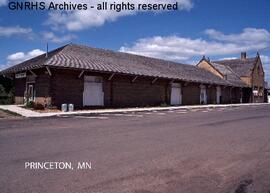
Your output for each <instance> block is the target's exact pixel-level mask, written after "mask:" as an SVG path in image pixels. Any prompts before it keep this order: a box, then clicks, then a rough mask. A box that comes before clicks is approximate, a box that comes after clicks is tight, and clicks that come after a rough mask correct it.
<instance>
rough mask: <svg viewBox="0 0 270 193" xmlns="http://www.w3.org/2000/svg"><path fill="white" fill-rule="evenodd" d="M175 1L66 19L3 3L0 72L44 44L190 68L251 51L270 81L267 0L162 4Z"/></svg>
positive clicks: (194, 0)
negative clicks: (162, 7) (154, 8)
mask: <svg viewBox="0 0 270 193" xmlns="http://www.w3.org/2000/svg"><path fill="white" fill-rule="evenodd" d="M79 1H80V2H84V3H85V2H88V3H89V2H92V3H93V4H96V3H98V2H99V1H98V0H79ZM79 1H78V0H76V1H75V0H70V1H68V2H73V3H75V2H77V3H78V2H79ZM108 1H109V2H113V1H112V0H108ZM123 1H124V2H127V0H123ZM159 1H160V0H150V1H149V0H137V1H136V0H129V2H132V3H138V2H142V3H146V2H153V3H156V2H159ZM175 1H178V3H179V7H180V9H179V10H178V11H163V12H142V11H138V10H135V11H129V12H128V11H123V12H120V13H117V12H114V11H97V10H93V9H92V10H87V11H74V12H66V13H63V12H59V11H50V12H49V11H11V10H9V9H8V6H7V5H8V0H0V50H1V52H0V69H4V68H6V67H7V66H10V65H12V64H16V63H18V62H21V61H23V60H26V59H29V58H31V57H33V56H36V55H38V54H40V53H42V52H43V51H45V50H46V42H48V43H49V49H50V50H51V49H54V48H57V47H59V46H62V45H65V44H67V43H70V42H72V43H78V44H85V45H89V46H93V47H99V48H106V49H112V50H116V51H118V50H119V51H124V52H130V53H136V54H141V55H146V56H151V57H157V58H165V59H168V60H174V61H178V62H182V63H190V64H194V63H196V62H197V61H198V60H199V59H200V58H201V57H202V55H206V56H208V57H210V59H220V58H235V57H239V55H240V52H241V51H247V53H248V56H255V54H256V52H257V51H259V52H260V54H261V56H262V59H263V64H264V69H265V72H266V77H267V80H268V81H270V22H269V18H270V12H269V9H270V2H269V0H260V1H256V0H248V1H246V0H238V1H236V0H234V1H233V0H226V1H216V0H205V1H202V0H162V2H166V3H174V2H175ZM53 2H63V0H53ZM116 2H117V1H116ZM121 2H122V1H121Z"/></svg>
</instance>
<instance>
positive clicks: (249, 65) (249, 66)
mask: <svg viewBox="0 0 270 193" xmlns="http://www.w3.org/2000/svg"><path fill="white" fill-rule="evenodd" d="M257 60H258V56H257V57H255V58H245V59H232V60H219V61H213V63H216V64H222V65H226V66H229V67H230V68H231V69H232V70H233V71H234V72H235V73H237V74H238V75H239V76H250V75H251V73H252V70H253V68H254V66H255V64H256V63H257Z"/></svg>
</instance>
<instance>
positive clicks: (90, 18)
mask: <svg viewBox="0 0 270 193" xmlns="http://www.w3.org/2000/svg"><path fill="white" fill-rule="evenodd" d="M64 1H65V0H54V2H58V3H63V2H64ZM70 2H73V3H87V4H88V10H84V11H66V12H60V11H58V12H56V11H53V12H50V13H49V19H48V21H47V22H46V24H48V25H50V26H51V27H52V28H53V29H54V30H59V29H67V30H70V31H79V30H83V29H87V28H91V27H97V26H101V25H103V24H104V23H105V22H110V21H115V20H117V19H118V18H119V17H123V16H128V15H133V14H136V13H137V12H138V10H133V11H128V10H123V11H120V12H116V11H111V10H106V11H100V10H97V9H91V8H90V6H91V5H94V6H96V5H97V4H98V3H101V1H99V0H93V1H91V4H89V0H80V1H77V0H76V1H75V0H71V1H70ZM106 2H108V4H110V3H114V2H117V3H122V2H123V3H128V2H129V3H132V4H135V5H138V4H139V3H147V4H150V3H175V2H178V6H179V10H190V9H191V8H192V7H193V3H192V0H121V1H119V0H118V1H117V0H107V1H106Z"/></svg>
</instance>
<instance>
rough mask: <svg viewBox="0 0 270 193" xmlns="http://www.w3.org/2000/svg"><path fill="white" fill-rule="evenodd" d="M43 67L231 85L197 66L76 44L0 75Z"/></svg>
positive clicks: (24, 63) (31, 60)
mask: <svg viewBox="0 0 270 193" xmlns="http://www.w3.org/2000/svg"><path fill="white" fill-rule="evenodd" d="M45 66H49V67H58V68H72V69H81V70H89V71H98V72H109V73H119V74H128V75H138V76H151V77H157V78H168V79H176V80H183V81H190V82H199V83H208V84H219V85H231V84H230V83H229V82H228V81H225V80H223V79H221V78H219V77H217V76H215V75H213V74H211V73H210V72H208V71H206V70H204V69H201V68H199V67H197V66H193V65H187V64H180V63H176V62H170V61H165V60H161V59H155V58H150V57H144V56H138V55H133V54H128V53H122V52H114V51H110V50H104V49H97V48H90V47H87V46H82V45H75V44H68V45H66V46H63V47H60V48H58V49H56V50H54V51H51V52H49V53H48V56H47V57H46V54H43V55H41V56H38V57H36V58H33V59H30V60H28V61H25V62H23V63H21V64H18V65H15V66H13V67H10V68H8V69H6V70H4V71H2V72H1V73H2V74H7V73H16V72H19V71H25V70H30V69H35V68H41V67H45Z"/></svg>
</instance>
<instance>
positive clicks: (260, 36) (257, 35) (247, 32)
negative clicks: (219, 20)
mask: <svg viewBox="0 0 270 193" xmlns="http://www.w3.org/2000/svg"><path fill="white" fill-rule="evenodd" d="M205 34H207V35H208V36H209V37H210V38H212V39H215V40H218V41H224V42H232V43H236V42H237V43H245V44H250V43H254V42H257V43H258V42H259V43H263V42H264V41H265V40H267V39H270V33H269V31H267V30H266V29H256V28H245V29H244V30H243V32H242V33H241V34H228V35H226V34H224V33H222V32H220V31H217V30H215V29H207V30H205Z"/></svg>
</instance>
